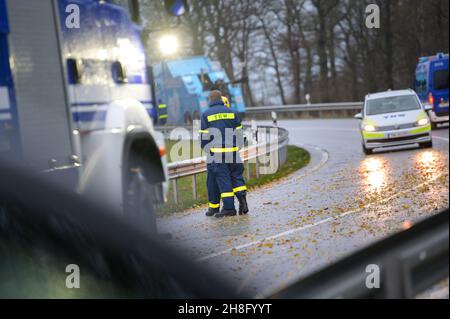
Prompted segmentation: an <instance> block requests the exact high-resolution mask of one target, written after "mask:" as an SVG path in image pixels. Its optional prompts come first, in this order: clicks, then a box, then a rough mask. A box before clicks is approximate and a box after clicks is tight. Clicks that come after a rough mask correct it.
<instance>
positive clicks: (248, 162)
mask: <svg viewBox="0 0 450 319" xmlns="http://www.w3.org/2000/svg"><path fill="white" fill-rule="evenodd" d="M245 165H246V170H247V180H249V179H250V161H249V160H247V162H245Z"/></svg>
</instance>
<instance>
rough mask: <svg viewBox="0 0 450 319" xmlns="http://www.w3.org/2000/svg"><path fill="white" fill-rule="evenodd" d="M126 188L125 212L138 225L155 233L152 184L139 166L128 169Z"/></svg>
mask: <svg viewBox="0 0 450 319" xmlns="http://www.w3.org/2000/svg"><path fill="white" fill-rule="evenodd" d="M128 173H129V176H128V178H127V180H128V185H127V189H126V192H125V194H126V199H125V205H126V214H127V215H129V216H131V218H132V221H133V222H136V223H137V224H138V225H139V226H143V227H145V229H146V230H149V231H150V232H152V233H156V216H155V212H154V207H153V203H154V202H155V201H154V197H155V189H156V187H155V186H154V185H151V184H150V183H149V182H148V181H147V179H146V178H145V176H144V174H143V173H142V169H141V168H140V167H133V168H130V169H129V172H128Z"/></svg>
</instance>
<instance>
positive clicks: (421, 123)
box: [417, 118, 430, 126]
mask: <svg viewBox="0 0 450 319" xmlns="http://www.w3.org/2000/svg"><path fill="white" fill-rule="evenodd" d="M428 123H430V121H429V120H428V119H427V118H423V119H420V120H418V121H417V126H425V125H427V124H428Z"/></svg>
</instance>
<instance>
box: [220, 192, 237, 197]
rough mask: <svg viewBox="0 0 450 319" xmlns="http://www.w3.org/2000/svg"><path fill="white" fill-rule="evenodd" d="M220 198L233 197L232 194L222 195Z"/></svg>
mask: <svg viewBox="0 0 450 319" xmlns="http://www.w3.org/2000/svg"><path fill="white" fill-rule="evenodd" d="M220 197H222V198H229V197H234V193H222V194H221V195H220Z"/></svg>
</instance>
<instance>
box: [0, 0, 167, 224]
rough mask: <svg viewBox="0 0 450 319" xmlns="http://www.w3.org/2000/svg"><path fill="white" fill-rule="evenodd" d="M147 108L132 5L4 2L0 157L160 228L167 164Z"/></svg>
mask: <svg viewBox="0 0 450 319" xmlns="http://www.w3.org/2000/svg"><path fill="white" fill-rule="evenodd" d="M151 108H152V101H151V89H150V84H149V79H148V76H147V65H146V59H145V54H144V47H143V44H142V41H141V34H140V27H139V26H138V25H136V24H134V23H133V21H132V20H131V18H130V15H129V13H128V10H126V9H125V8H123V7H121V6H118V5H115V4H113V3H110V2H109V1H101V0H39V1H36V0H0V156H1V157H3V158H5V159H7V160H10V161H17V162H20V163H21V164H25V165H27V166H28V167H31V168H33V169H35V170H36V171H40V172H45V173H47V176H49V177H50V178H52V179H53V180H55V181H57V182H58V183H62V184H64V186H67V185H71V186H73V187H75V188H76V189H77V191H78V192H79V193H81V194H83V195H86V196H88V197H89V198H91V199H93V200H95V201H98V202H100V203H102V204H103V205H109V206H110V207H112V208H114V210H115V211H119V212H122V213H123V214H125V217H130V218H131V217H133V218H138V220H139V221H140V222H142V221H145V222H148V223H149V224H150V226H152V227H156V226H155V225H156V224H155V216H154V214H153V207H154V205H155V203H158V202H162V201H164V199H165V197H166V192H167V183H166V180H167V171H166V165H165V162H166V158H165V149H164V141H163V137H162V135H159V134H157V133H156V132H155V130H154V128H153V124H152V121H151V119H150V117H149V111H150V109H151ZM128 215H129V216H128Z"/></svg>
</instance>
